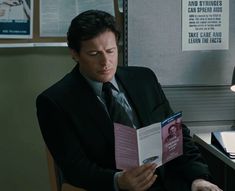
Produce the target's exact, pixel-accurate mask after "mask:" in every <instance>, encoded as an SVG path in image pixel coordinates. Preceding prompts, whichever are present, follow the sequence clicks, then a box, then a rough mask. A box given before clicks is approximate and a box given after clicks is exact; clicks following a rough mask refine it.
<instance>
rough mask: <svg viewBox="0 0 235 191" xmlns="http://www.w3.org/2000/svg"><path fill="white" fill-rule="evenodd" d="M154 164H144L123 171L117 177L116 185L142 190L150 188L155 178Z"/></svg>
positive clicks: (121, 187)
mask: <svg viewBox="0 0 235 191" xmlns="http://www.w3.org/2000/svg"><path fill="white" fill-rule="evenodd" d="M156 167H157V165H156V164H144V165H142V166H140V167H137V168H133V169H130V170H126V171H123V172H122V173H121V174H120V176H119V177H118V186H119V188H120V189H123V190H130V191H144V190H147V189H148V188H150V186H151V185H152V184H153V183H154V181H155V180H156V178H157V175H156V174H154V172H155V169H156Z"/></svg>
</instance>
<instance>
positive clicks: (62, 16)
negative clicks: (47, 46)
mask: <svg viewBox="0 0 235 191" xmlns="http://www.w3.org/2000/svg"><path fill="white" fill-rule="evenodd" d="M88 9H100V10H104V11H107V12H109V13H110V14H112V15H114V4H113V1H110V0H99V1H94V0H86V1H84V0H66V1H65V0H40V11H39V12H40V13H39V14H40V36H41V37H65V36H66V33H67V30H68V27H69V25H70V22H71V20H72V19H73V18H74V17H75V16H76V15H78V14H79V13H81V12H83V11H85V10H88Z"/></svg>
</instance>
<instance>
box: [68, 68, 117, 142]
mask: <svg viewBox="0 0 235 191" xmlns="http://www.w3.org/2000/svg"><path fill="white" fill-rule="evenodd" d="M72 79H73V85H72V86H74V87H72V89H73V90H75V89H77V91H73V92H74V93H73V99H77V100H78V101H77V102H75V103H76V104H73V106H72V108H73V110H75V111H74V113H76V114H79V115H81V116H82V117H84V118H86V120H89V121H94V123H93V125H94V128H100V130H101V132H102V134H103V135H104V137H105V138H106V139H107V140H108V141H109V142H110V143H111V144H114V131H113V128H114V127H113V123H112V121H111V120H110V118H109V116H108V114H107V112H106V111H105V109H104V106H103V105H102V103H101V102H100V100H99V99H98V98H97V96H96V94H95V93H94V91H93V89H92V88H91V87H90V85H89V84H88V82H87V81H86V79H85V78H84V77H83V76H82V75H81V74H80V72H79V69H78V67H76V68H75V69H74V70H73V71H72ZM79 107H80V109H79ZM81 108H82V111H83V112H81ZM91 133H92V132H91Z"/></svg>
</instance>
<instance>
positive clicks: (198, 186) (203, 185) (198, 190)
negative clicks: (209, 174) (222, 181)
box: [192, 179, 222, 191]
mask: <svg viewBox="0 0 235 191" xmlns="http://www.w3.org/2000/svg"><path fill="white" fill-rule="evenodd" d="M192 191H222V190H221V189H220V188H219V187H218V186H216V185H215V184H212V183H211V182H208V181H206V180H204V179H196V180H194V181H193V183H192Z"/></svg>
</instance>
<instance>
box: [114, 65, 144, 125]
mask: <svg viewBox="0 0 235 191" xmlns="http://www.w3.org/2000/svg"><path fill="white" fill-rule="evenodd" d="M128 71H129V70H125V68H124V67H122V68H121V69H120V68H118V70H117V73H116V78H117V80H118V81H119V83H121V85H122V87H123V88H124V90H125V93H126V95H127V97H128V100H129V101H130V102H131V103H130V104H131V106H132V107H133V109H134V110H135V112H136V114H137V117H138V119H139V122H140V125H141V126H144V125H145V124H148V122H149V116H148V115H147V113H148V112H146V111H147V110H146V109H147V108H145V104H144V103H145V100H144V99H143V98H144V96H140V95H139V94H140V92H139V91H137V90H138V89H139V88H138V87H140V84H136V83H135V80H134V79H135V77H134V76H133V75H134V73H135V72H132V73H129V72H128ZM137 86H138V87H137Z"/></svg>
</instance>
